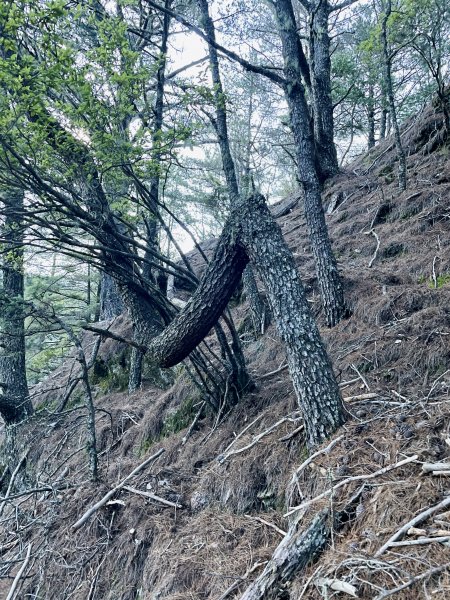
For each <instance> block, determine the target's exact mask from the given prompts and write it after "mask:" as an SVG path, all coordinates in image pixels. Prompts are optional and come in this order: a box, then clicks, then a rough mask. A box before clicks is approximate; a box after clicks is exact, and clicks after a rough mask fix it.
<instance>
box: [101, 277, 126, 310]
mask: <svg viewBox="0 0 450 600" xmlns="http://www.w3.org/2000/svg"><path fill="white" fill-rule="evenodd" d="M124 310H125V307H124V305H123V302H122V298H121V295H120V292H119V290H118V288H117V286H116V284H115V281H114V279H113V278H112V277H111V276H110V275H108V274H107V273H102V276H101V283H100V315H99V320H100V321H111V319H114V317H118V316H119V315H121V314H122V313H123V311H124Z"/></svg>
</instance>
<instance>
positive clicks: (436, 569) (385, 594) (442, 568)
mask: <svg viewBox="0 0 450 600" xmlns="http://www.w3.org/2000/svg"><path fill="white" fill-rule="evenodd" d="M449 567H450V563H446V564H445V565H440V566H439V567H433V568H432V569H428V571H425V572H424V573H421V574H420V575H416V576H415V577H411V579H410V580H409V581H407V582H406V583H402V585H399V586H398V587H396V588H393V589H392V590H386V591H385V592H382V593H381V594H378V596H376V597H375V598H374V600H384V598H388V597H389V596H393V595H394V594H396V593H397V592H401V591H402V590H404V589H406V588H408V587H410V586H411V585H414V584H415V583H418V582H419V581H423V580H424V579H428V577H432V576H433V575H437V574H438V573H442V571H445V570H446V569H448V568H449Z"/></svg>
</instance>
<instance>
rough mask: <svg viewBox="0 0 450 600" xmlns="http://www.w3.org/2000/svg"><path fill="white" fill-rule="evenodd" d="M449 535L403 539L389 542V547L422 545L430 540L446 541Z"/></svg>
mask: <svg viewBox="0 0 450 600" xmlns="http://www.w3.org/2000/svg"><path fill="white" fill-rule="evenodd" d="M449 540H450V535H437V536H435V537H421V538H417V539H416V540H404V541H403V542H391V544H390V546H389V547H390V548H394V547H395V548H398V547H400V546H424V545H425V544H431V543H432V542H448V541H449Z"/></svg>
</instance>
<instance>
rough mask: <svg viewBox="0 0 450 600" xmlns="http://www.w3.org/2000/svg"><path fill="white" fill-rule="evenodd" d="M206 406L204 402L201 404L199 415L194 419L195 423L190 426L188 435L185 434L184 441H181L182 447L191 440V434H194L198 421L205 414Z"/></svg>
mask: <svg viewBox="0 0 450 600" xmlns="http://www.w3.org/2000/svg"><path fill="white" fill-rule="evenodd" d="M205 404H206V401H203V402H202V403H201V404H200V408H199V409H198V411H197V414H196V415H195V417H194V420H193V421H192V423H191V424H190V426H189V429H188V430H187V431H186V433H185V434H184V436H183V439H182V440H181V445H182V446H184V445H185V443H186V442H187V441H188V439H189V437H190V435H191V433H192V432H193V430H194V427H195V426H196V425H197V421H198V420H199V419H200V415H201V414H202V412H203V409H204V408H205Z"/></svg>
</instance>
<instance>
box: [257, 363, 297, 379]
mask: <svg viewBox="0 0 450 600" xmlns="http://www.w3.org/2000/svg"><path fill="white" fill-rule="evenodd" d="M288 367H289V365H288V364H287V363H285V364H284V365H281V367H278V369H275V371H270V373H264V375H261V377H258V379H257V381H262V380H263V379H268V378H269V377H272V375H276V374H277V373H281V372H282V371H285V370H286V369H287V368H288Z"/></svg>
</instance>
